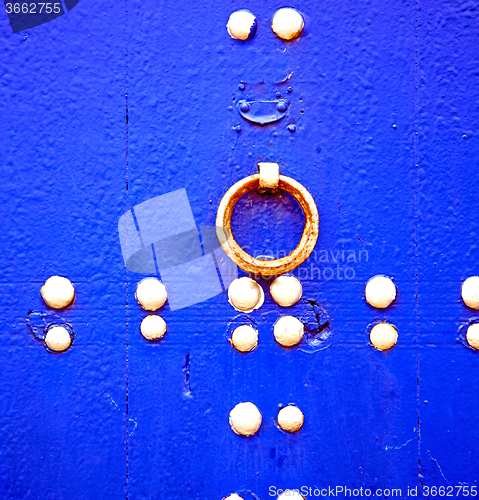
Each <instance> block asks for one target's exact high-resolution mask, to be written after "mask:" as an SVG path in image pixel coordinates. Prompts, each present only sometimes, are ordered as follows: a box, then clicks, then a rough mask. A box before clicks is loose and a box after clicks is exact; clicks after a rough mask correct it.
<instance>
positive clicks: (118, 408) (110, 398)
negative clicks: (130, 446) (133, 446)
mask: <svg viewBox="0 0 479 500" xmlns="http://www.w3.org/2000/svg"><path fill="white" fill-rule="evenodd" d="M106 397H107V398H108V399H109V400H110V403H111V404H112V405H113V406H114V407H115V409H117V410H118V411H119V412H121V413H122V415H123V416H124V417H125V418H126V415H125V413H123V412H122V411H121V410H120V407H119V406H118V405H117V404H116V402H115V400H114V399H113V398H112V397H111V396H110V395H109V394H107V395H106ZM128 422H132V423H133V424H135V426H134V427H133V430H132V431H131V432H130V433H129V434H128V437H131V436H132V434H133V433H134V432H135V431H136V428H137V427H138V422H137V421H136V420H134V419H133V418H128Z"/></svg>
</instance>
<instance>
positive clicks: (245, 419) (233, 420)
mask: <svg viewBox="0 0 479 500" xmlns="http://www.w3.org/2000/svg"><path fill="white" fill-rule="evenodd" d="M262 420H263V417H262V416H261V413H260V411H259V410H258V408H256V406H255V405H254V404H253V403H239V404H237V405H236V406H235V407H234V408H233V409H232V410H231V412H230V425H231V428H232V429H233V431H234V432H235V433H236V434H238V435H240V436H252V435H253V434H256V433H257V432H258V430H259V428H260V427H261V422H262Z"/></svg>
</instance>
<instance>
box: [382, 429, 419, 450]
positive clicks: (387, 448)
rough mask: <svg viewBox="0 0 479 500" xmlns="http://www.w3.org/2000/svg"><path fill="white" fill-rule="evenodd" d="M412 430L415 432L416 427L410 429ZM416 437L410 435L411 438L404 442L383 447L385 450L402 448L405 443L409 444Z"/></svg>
mask: <svg viewBox="0 0 479 500" xmlns="http://www.w3.org/2000/svg"><path fill="white" fill-rule="evenodd" d="M412 431H413V432H416V427H414V429H413V430H412ZM414 439H416V436H414V437H412V438H411V439H408V440H407V441H406V442H405V443H404V444H401V445H399V446H386V447H385V448H384V449H385V450H386V451H387V450H400V449H401V448H404V447H405V446H406V445H407V444H409V443H410V442H411V441H413V440H414Z"/></svg>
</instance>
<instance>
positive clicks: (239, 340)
mask: <svg viewBox="0 0 479 500" xmlns="http://www.w3.org/2000/svg"><path fill="white" fill-rule="evenodd" d="M231 344H232V345H233V347H234V348H235V349H237V350H238V351H240V352H250V351H254V350H255V349H256V346H257V345H258V332H257V331H256V330H255V329H254V328H253V327H252V326H249V325H241V326H238V328H236V329H235V330H234V332H233V335H232V336H231Z"/></svg>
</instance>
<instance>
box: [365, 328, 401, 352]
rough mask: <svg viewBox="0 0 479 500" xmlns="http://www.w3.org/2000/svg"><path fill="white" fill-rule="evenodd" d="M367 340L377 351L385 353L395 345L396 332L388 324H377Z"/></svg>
mask: <svg viewBox="0 0 479 500" xmlns="http://www.w3.org/2000/svg"><path fill="white" fill-rule="evenodd" d="M369 338H370V340H371V344H372V345H373V346H374V347H375V348H376V349H377V350H378V351H386V350H387V349H391V347H394V346H395V345H396V342H397V340H398V332H397V331H396V329H395V328H394V326H392V325H390V324H389V323H378V324H377V325H375V326H374V327H373V328H372V329H371V333H370V334H369Z"/></svg>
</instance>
